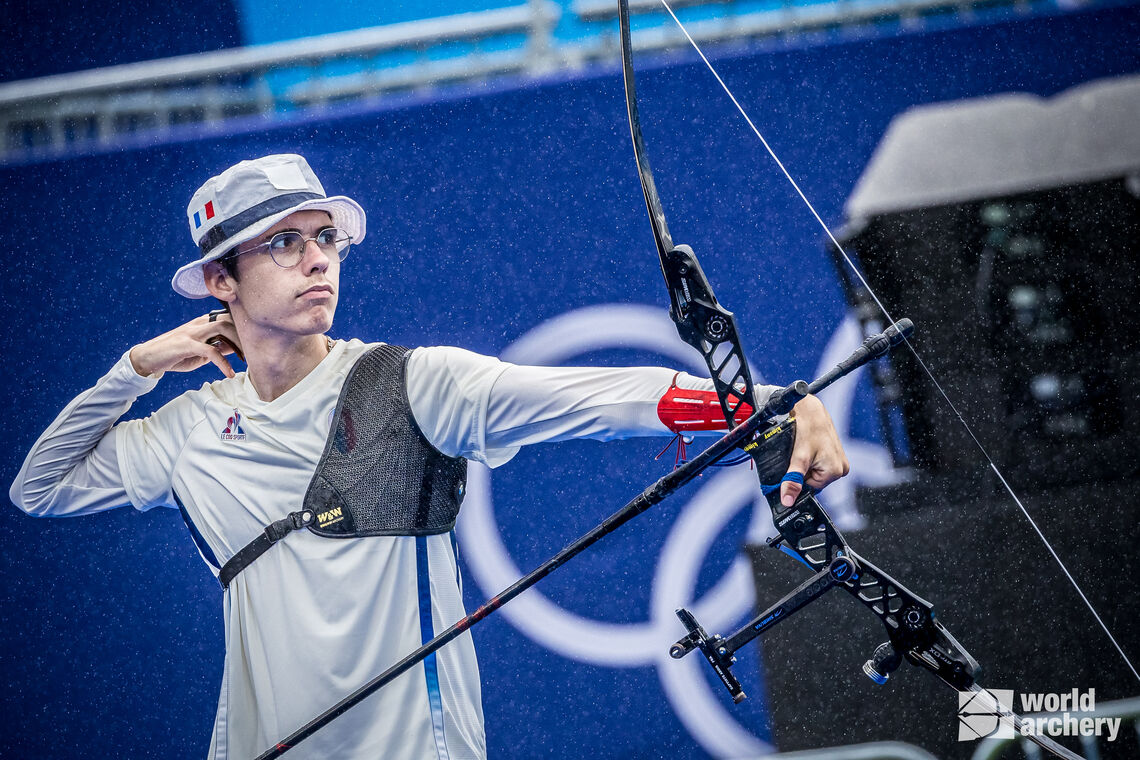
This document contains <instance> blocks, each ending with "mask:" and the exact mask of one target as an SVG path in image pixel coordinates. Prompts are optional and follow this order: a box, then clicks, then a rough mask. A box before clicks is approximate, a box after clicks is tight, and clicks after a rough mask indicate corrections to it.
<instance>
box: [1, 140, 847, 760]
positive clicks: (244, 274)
mask: <svg viewBox="0 0 1140 760" xmlns="http://www.w3.org/2000/svg"><path fill="white" fill-rule="evenodd" d="M188 218H189V222H190V231H191V234H192V237H193V239H194V242H195V244H196V245H197V246H198V249H199V256H198V257H197V258H195V259H194V260H193V261H191V262H190V263H188V264H186V265H185V266H183V267H181V268H180V269H178V271H177V272H176V274H175V275H174V279H173V282H172V285H173V287H174V290H175V291H177V292H178V293H180V294H181V295H183V296H186V297H188V298H206V297H209V296H213V297H214V298H216V299H218V300H220V301H222V302H223V303H224V304H225V306H226V308H227V311H226V312H225V313H219V312H212V313H211V314H210V315H204V316H201V317H198V318H196V319H194V320H191V321H190V322H188V323H186V324H184V325H181V326H179V327H176V328H175V329H173V330H171V331H169V332H167V333H164V334H162V335H159V336H158V337H156V338H153V339H151V340H148V341H146V342H143V343H140V344H139V345H136V346H134V347H133V348H131V349H130V350H128V351H127V352H126V353H125V354H123V356H122V358H121V359H120V360H119V361H118V362H117V363H116V364H115V365H114V366H113V367H112V368H111V370H110V371H109V372H108V373H107V374H106V375H105V376H104V377H102V378H101V379H100V380H99V381H98V382H97V383H96V384H95V385H94V386H93V387H92V388H90V389H88V390H86V391H84V392H83V393H81V394H80V395H79V396H78V397H76V398H75V399H74V400H73V401H72V402H71V403H70V404H68V405H67V406H66V407H65V408H64V410H63V411H62V412H61V413H60V415H59V416H58V417H57V418H56V419H55V421H54V422H52V424H51V425H50V426H49V427H48V428H47V430H46V431H45V432H44V433H43V435H41V436H40V438H39V439H38V440H37V441H36V443H35V445H34V446H33V447H32V450H31V452H30V453H29V454H28V456H27V458H26V460H25V461H24V465H23V467H22V468H21V470H20V473H19V475H18V476H17V477H16V480H15V482H14V483H13V484H12V488H11V492H10V494H11V498H12V501H13V502H15V503H16V504H17V505H18V506H19V507H20V508H21V509H23V510H25V511H26V512H28V513H29V514H32V515H37V516H47V515H50V516H64V515H80V514H87V513H91V512H97V511H100V510H105V509H111V508H114V507H119V506H124V505H127V504H130V505H131V506H133V507H135V508H136V509H140V510H147V509H151V508H153V507H159V506H164V507H173V508H178V509H180V510H181V511H182V514H183V516H184V518H185V519H186V521H187V524H188V525H189V527H190V530H191V534H192V536H193V537H194V540H195V542H196V544H197V546H198V549H199V551H200V552H201V554H202V556H203V558H204V559H205V560H206V562H207V564H208V565H209V566H210V567H211V569H212V571H213V572H214V573H215V574H216V575H218V577H219V580H220V581H221V582H222V584H223V587H224V592H223V596H222V604H223V614H224V617H225V637H226V658H225V666H224V672H223V674H222V684H221V690H220V695H219V698H218V710H217V716H216V719H215V723H214V731H213V736H212V739H211V743H210V757H211V758H213V759H217V760H222V759H224V758H235V759H237V758H249V757H253V756H256V755H257V754H259V753H260V752H262V751H264V750H265V749H267V748H268V747H269V746H271V745H272V744H273V743H274V742H275V741H276V740H277V739H279V738H281V737H283V736H285V735H287V734H289V733H290V732H292V731H294V730H295V729H297V728H298V727H300V726H301V725H303V724H304V723H305V722H307V721H308V720H309V719H311V718H312V717H314V716H315V715H317V714H318V713H320V712H321V711H323V710H324V709H325V708H327V707H328V706H329V705H332V704H334V703H335V702H337V701H338V700H340V699H342V698H343V697H344V696H345V695H346V694H348V693H350V692H352V691H354V690H355V689H356V688H357V687H359V686H360V685H361V684H364V683H365V682H367V681H368V680H369V679H371V678H372V677H374V676H375V675H377V674H378V673H380V672H382V671H383V670H385V669H386V668H387V667H388V666H389V665H391V664H392V663H393V662H395V661H397V660H398V659H400V658H401V657H403V656H404V655H406V654H408V653H409V652H411V651H412V650H414V649H416V648H417V647H418V646H419V645H420V644H422V643H423V642H425V641H427V640H429V639H430V638H432V636H433V635H434V633H437V632H439V631H441V630H443V629H445V628H446V627H448V626H450V625H451V624H453V623H454V622H455V621H457V620H459V619H460V618H462V617H463V616H464V614H465V613H464V610H463V604H462V599H461V595H460V592H459V584H458V568H457V564H456V557H455V547H454V543H453V540H454V539H453V533H452V527H453V526H454V522H455V517H456V514H457V512H458V510H459V507H460V504H461V502H462V498H463V491H464V483H465V473H466V462H467V460H474V461H477V462H482V463H485V464H487V465H489V466H491V467H497V466H499V465H501V464H504V463H506V462H507V461H508V460H510V459H511V457H512V456H514V454H515V453H516V452H517V451H518V450H519V447H521V446H523V445H526V444H531V443H539V442H545V441H559V440H566V439H570V438H595V439H601V440H610V439H616V438H627V437H632V436H648V435H668V434H671V433H673V432H676V431H677V430H679V429H680V427H679V424H680V420H679V419H678V418H677V416H676V415H675V414H674V413H672V412H670V411H669V408H670V405H669V404H660V402H661V400H662V399H663V398H668V397H670V394H671V393H672V394H673V395H674V396H675V395H676V394H677V393H678V392H680V391H684V392H685V393H687V394H689V395H690V396H702V395H703V397H705V398H707V399H715V393H714V392H713V391H712V382H711V380H707V379H701V378H697V377H693V376H690V375H688V374H686V373H684V372H680V373H678V372H675V371H674V370H670V369H664V368H647V367H638V368H618V369H614V368H593V367H590V368H587V367H581V368H569V367H526V366H517V365H512V364H508V363H505V362H501V361H499V360H497V359H494V358H491V357H487V356H481V355H478V354H474V353H471V352H469V351H465V350H462V349H459V348H449V347H434V348H417V349H414V350H407V349H404V348H401V347H396V346H390V345H386V344H367V343H364V342H361V341H359V340H333V339H331V338H329V337H328V335H327V333H328V331H329V329H330V328H331V327H332V323H333V317H334V314H335V312H336V307H337V299H338V296H339V292H340V288H339V286H340V275H341V264H342V262H343V261H344V259H345V257H346V256H347V255H348V252H349V250H350V247H351V246H352V245H354V244H358V243H360V242H362V241H363V240H364V237H365V214H364V211H363V210H362V209H361V207H360V206H359V205H358V204H357V203H356V202H355V201H353V200H352V199H350V198H347V197H344V196H333V197H329V196H327V195H326V193H325V191H324V188H323V187H322V185H321V183H320V182H319V181H318V179H317V177H316V175H315V174H314V173H313V171H312V170H311V169H310V167H309V165H308V163H307V162H306V161H305V159H304V158H302V157H301V156H298V155H274V156H266V157H263V158H259V159H255V160H252V161H242V162H241V163H239V164H237V165H235V166H232V167H230V168H229V169H227V170H226V171H224V172H222V173H221V174H219V175H218V176H215V177H212V178H210V179H209V180H207V182H206V183H205V184H204V185H203V186H202V187H201V188H199V190H198V191H197V192H196V193H195V194H194V196H193V198H192V199H191V201H190V206H189V208H188ZM235 351H236V352H238V353H239V355H241V356H243V357H244V359H245V362H246V367H247V369H246V370H245V371H244V372H239V373H235V372H234V370H233V368H232V367H231V365H230V363H229V361H228V359H227V356H231V355H233V353H234V352H235ZM209 363H212V364H214V365H215V366H216V367H217V368H218V369H219V370H221V372H222V374H223V375H224V376H225V377H224V378H223V379H221V380H216V381H213V382H208V383H205V384H204V385H203V386H202V387H201V388H199V389H198V390H194V391H190V392H188V393H185V394H183V395H182V396H179V397H178V398H175V399H173V400H172V401H170V402H169V403H167V404H166V405H165V406H163V407H162V408H161V409H159V410H158V411H157V412H155V413H154V414H152V415H151V416H149V417H147V418H145V419H133V420H126V421H119V420H120V417H122V416H123V415H124V414H126V412H127V411H128V410H129V409H130V407H131V405H132V404H133V402H134V400H135V399H136V398H137V397H138V396H140V395H142V394H143V393H146V392H149V391H150V390H152V389H153V388H154V387H155V386H156V385H157V384H158V382H159V381H160V379H161V377H162V376H163V374H164V373H166V372H170V371H173V372H188V371H192V370H195V369H198V368H199V367H202V366H203V365H205V364H209ZM678 389H680V391H679V390H678ZM755 390H756V396H757V403H761V404H762V403H763V402H764V401H765V400H766V398H767V397H768V395H769V394H770V393H771V391H772V387H767V386H758V387H757V388H756V389H755ZM659 407H660V410H661V411H660V413H659ZM794 414H795V416H796V419H797V441H796V446H795V450H794V452H793V455H792V462H791V470H794V471H796V472H800V473H803V474H804V476H805V477H804V481H805V484H806V485H808V486H811V487H813V488H817V489H819V488H823V487H824V486H825V485H827V484H828V483H829V482H831V481H833V480H834V479H836V478H838V477H841V476H842V475H845V474H846V473H847V471H848V463H847V460H846V458H845V456H844V454H843V451H842V448H841V446H840V444H839V440H838V436H837V435H836V433H835V430H834V428H833V426H832V423H831V421H830V418H829V417H828V414H827V412H826V411H825V410H824V408H823V406H822V404H821V403H820V402H819V401H818V400H817V399H815V398H813V397H808V398H806V399H804V400H803V401H801V402H800V403H799V404H798V405H797V406H796V408H795V412H794ZM710 427H716V426H712V425H710ZM720 427H723V424H722V425H720ZM689 429H691V428H689ZM800 488H801V487H800V486H799V485H798V484H796V483H794V482H786V483H784V484H783V498H784V500H785V502H786V503H789V504H790V503H791V502H792V501H793V500H794V499H795V497H796V496H797V495H798V493H799V491H800ZM470 550H471V551H478V550H479V548H478V547H470ZM295 751H296V753H297V754H298V756H300V757H313V758H330V757H336V758H376V757H384V758H397V759H399V758H408V759H409V760H413V759H414V760H419V759H420V758H443V757H449V758H452V759H453V760H454V759H459V758H482V757H484V756H485V754H486V751H485V741H484V734H483V715H482V708H481V702H480V691H479V674H478V669H477V665H476V660H475V652H474V648H473V645H472V641H471V637H470V635H469V634H464V635H462V636H461V637H460V638H458V639H457V640H455V641H454V642H452V643H451V644H450V645H449V646H447V647H444V648H443V649H441V650H440V651H438V652H437V653H435V654H433V655H431V656H430V657H429V658H428V659H427V660H425V661H424V663H423V664H422V665H421V666H417V667H416V668H415V669H413V670H412V671H410V672H408V673H406V674H405V675H403V676H401V677H400V678H398V679H397V680H396V681H394V682H393V683H391V684H390V685H389V686H388V687H386V688H385V689H382V690H381V691H379V692H377V693H375V694H373V695H372V696H370V697H369V698H368V699H366V700H365V701H364V702H362V703H361V704H359V705H357V706H356V707H354V708H353V709H351V710H349V711H348V712H347V713H345V714H343V715H341V716H340V717H339V718H338V719H337V720H335V721H333V722H332V723H331V724H329V725H328V726H326V727H325V728H323V729H321V730H320V731H318V732H317V733H316V734H315V735H314V736H313V737H312V738H311V739H309V740H307V741H306V742H305V743H303V744H301V745H300V746H299V747H298V748H297V750H295Z"/></svg>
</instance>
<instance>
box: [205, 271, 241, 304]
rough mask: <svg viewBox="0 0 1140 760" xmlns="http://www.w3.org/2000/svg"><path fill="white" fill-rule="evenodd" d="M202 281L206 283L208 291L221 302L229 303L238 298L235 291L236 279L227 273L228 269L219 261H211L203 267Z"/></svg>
mask: <svg viewBox="0 0 1140 760" xmlns="http://www.w3.org/2000/svg"><path fill="white" fill-rule="evenodd" d="M202 279H203V280H204V281H205V283H206V290H208V291H210V295H212V296H213V297H214V298H217V299H218V300H219V301H225V302H226V303H229V302H230V301H232V300H234V298H235V297H237V293H236V292H235V290H234V278H233V277H231V276H230V275H229V273H228V272H226V268H225V267H224V266H223V265H222V264H221V263H219V262H217V261H209V262H207V263H205V264H203V265H202Z"/></svg>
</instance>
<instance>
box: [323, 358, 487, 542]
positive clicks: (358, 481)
mask: <svg viewBox="0 0 1140 760" xmlns="http://www.w3.org/2000/svg"><path fill="white" fill-rule="evenodd" d="M410 355H411V351H410V350H408V349H406V348H403V347H402V346H389V345H382V346H376V347H375V348H372V349H370V350H369V351H368V352H367V353H365V354H364V356H362V357H361V358H360V359H359V360H358V361H357V362H356V365H355V366H354V367H353V368H352V370H351V371H350V372H349V375H348V378H347V379H346V380H345V381H344V388H343V390H341V394H340V399H339V400H338V401H337V404H336V411H335V412H334V413H333V420H332V426H331V428H330V429H329V437H328V441H327V442H326V443H325V451H324V454H323V455H322V456H321V461H320V463H319V464H318V465H317V470H316V472H315V473H314V474H313V479H312V481H311V482H310V483H309V489H308V491H307V492H306V494H305V501H304V503H303V508H304V510H306V511H310V512H312V513H313V515H314V518H313V520H312V522H311V523H310V524H309V525H308V526H307V527H308V528H309V530H311V531H312V532H313V533H316V534H317V535H319V536H326V537H328V538H346V537H353V536H424V535H433V534H436V533H446V532H447V531H449V530H451V529H452V528H453V527H455V518H456V515H458V514H459V504H460V502H461V501H462V500H463V492H464V488H465V486H466V481H467V460H465V459H453V458H451V457H448V456H445V455H443V454H441V453H440V452H438V451H436V449H435V448H434V447H433V446H432V445H431V444H430V443H428V441H427V439H426V438H424V435H423V433H421V432H420V429H419V427H418V426H417V425H416V422H415V419H414V418H413V417H412V410H411V406H410V405H409V403H408V393H407V385H406V378H405V370H406V367H407V361H408V357H409V356H410Z"/></svg>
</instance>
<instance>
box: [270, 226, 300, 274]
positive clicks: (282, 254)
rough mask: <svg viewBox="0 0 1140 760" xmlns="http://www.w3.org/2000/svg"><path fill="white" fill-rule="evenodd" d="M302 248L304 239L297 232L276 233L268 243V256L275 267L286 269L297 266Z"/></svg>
mask: <svg viewBox="0 0 1140 760" xmlns="http://www.w3.org/2000/svg"><path fill="white" fill-rule="evenodd" d="M304 248H305V239H304V238H303V237H301V233H299V232H278V233H277V234H276V235H274V236H273V237H272V238H271V239H270V241H269V255H270V256H272V257H273V261H274V262H275V263H276V264H277V266H280V267H285V268H286V269H287V268H289V267H292V266H296V265H297V262H298V261H300V260H301V252H302V251H303V250H304Z"/></svg>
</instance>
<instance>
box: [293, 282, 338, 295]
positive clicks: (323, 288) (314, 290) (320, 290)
mask: <svg viewBox="0 0 1140 760" xmlns="http://www.w3.org/2000/svg"><path fill="white" fill-rule="evenodd" d="M332 294H333V289H332V286H331V285H314V286H313V287H311V288H309V289H308V290H305V291H302V293H301V295H299V296H298V298H330V297H331V296H332Z"/></svg>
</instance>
